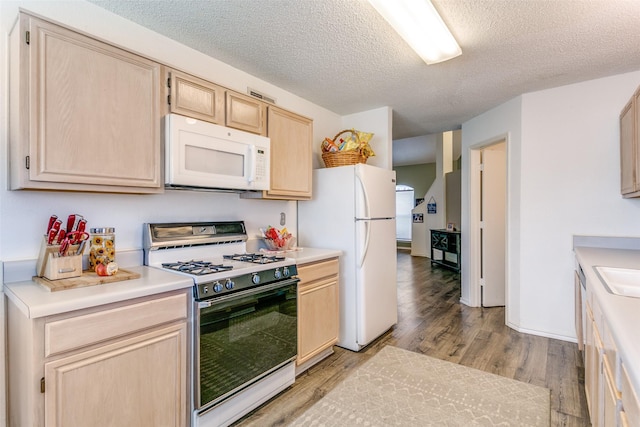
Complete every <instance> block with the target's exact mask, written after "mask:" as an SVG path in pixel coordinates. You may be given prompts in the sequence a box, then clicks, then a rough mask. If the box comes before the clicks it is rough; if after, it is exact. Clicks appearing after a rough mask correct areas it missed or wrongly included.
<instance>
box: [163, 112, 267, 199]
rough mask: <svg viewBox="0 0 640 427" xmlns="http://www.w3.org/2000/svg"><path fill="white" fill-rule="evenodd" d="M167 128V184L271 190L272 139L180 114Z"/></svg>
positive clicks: (169, 118) (172, 116)
mask: <svg viewBox="0 0 640 427" xmlns="http://www.w3.org/2000/svg"><path fill="white" fill-rule="evenodd" d="M165 127H166V129H165V131H166V132H165V185H166V186H167V187H169V188H172V187H173V188H203V189H205V188H206V189H226V190H268V189H269V182H270V181H269V176H270V170H271V167H270V163H271V156H270V152H269V146H270V140H269V138H266V137H264V136H260V135H255V134H252V133H249V132H244V131H241V130H237V129H231V128H227V127H224V126H219V125H215V124H213V123H208V122H204V121H202V120H196V119H192V118H190V117H185V116H181V115H178V114H169V115H167V116H166V117H165Z"/></svg>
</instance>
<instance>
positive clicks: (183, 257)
mask: <svg viewBox="0 0 640 427" xmlns="http://www.w3.org/2000/svg"><path fill="white" fill-rule="evenodd" d="M246 241H247V233H246V229H245V225H244V222H242V221H226V222H213V221H212V222H193V223H161V224H145V226H144V250H145V264H146V265H148V266H150V267H154V268H161V269H164V270H167V271H172V272H174V273H175V274H180V275H184V276H189V277H191V278H192V280H193V282H194V300H193V319H192V320H193V345H192V354H193V358H192V360H193V363H192V365H193V369H192V371H193V377H192V378H193V381H192V382H193V387H192V395H193V399H192V403H193V404H192V409H193V424H194V425H198V426H223V425H229V424H231V423H233V422H234V421H236V420H237V419H239V418H240V417H242V416H243V415H245V414H246V413H248V412H249V411H251V410H252V409H254V408H256V407H257V406H259V405H260V404H262V403H263V402H265V401H266V400H268V399H269V398H271V397H273V396H274V395H275V394H277V393H279V392H280V391H282V390H283V389H284V388H286V387H287V386H289V385H291V384H293V382H294V380H295V359H296V355H297V283H298V279H297V277H296V276H297V268H296V264H295V260H294V259H291V258H286V257H282V256H272V255H268V254H247V253H246Z"/></svg>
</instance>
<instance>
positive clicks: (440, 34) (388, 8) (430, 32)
mask: <svg viewBox="0 0 640 427" xmlns="http://www.w3.org/2000/svg"><path fill="white" fill-rule="evenodd" d="M369 3H371V5H372V6H373V7H374V8H375V9H376V10H377V11H378V13H379V14H380V15H382V16H383V17H384V19H386V20H387V22H389V24H391V26H392V27H393V28H394V29H395V30H396V31H397V32H398V34H400V36H402V38H403V39H404V40H405V41H406V42H407V43H409V46H411V47H412V48H413V50H415V51H416V53H417V54H418V55H420V57H421V58H422V59H423V60H424V62H426V63H427V64H436V63H438V62H442V61H446V60H448V59H451V58H455V57H456V56H458V55H461V54H462V50H461V49H460V46H458V43H457V42H456V40H455V39H454V38H453V35H451V32H449V29H448V28H447V26H446V25H445V24H444V21H442V18H441V17H440V15H439V14H438V11H437V10H436V8H435V7H433V5H432V4H431V1H429V0H369Z"/></svg>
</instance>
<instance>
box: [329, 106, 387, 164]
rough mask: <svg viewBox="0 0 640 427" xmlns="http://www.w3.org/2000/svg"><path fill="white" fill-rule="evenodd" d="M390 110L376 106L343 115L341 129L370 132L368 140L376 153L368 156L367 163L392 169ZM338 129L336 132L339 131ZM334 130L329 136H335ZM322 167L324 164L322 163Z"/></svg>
mask: <svg viewBox="0 0 640 427" xmlns="http://www.w3.org/2000/svg"><path fill="white" fill-rule="evenodd" d="M391 121H392V110H391V108H389V107H382V108H376V109H375V110H369V111H364V112H361V113H356V114H350V115H348V116H343V118H342V129H356V130H359V131H362V132H371V133H373V137H372V138H371V141H370V142H369V145H371V148H372V149H373V151H374V153H375V154H376V155H375V156H373V157H369V160H368V161H367V164H368V165H371V166H378V167H381V168H384V169H392V168H393V167H392V160H393V159H392V137H391V132H392V130H393V129H392V126H391ZM339 131H340V129H338V130H337V131H336V132H339ZM336 132H334V133H333V134H332V135H330V138H333V137H334V136H335V133H336ZM323 167H324V164H323Z"/></svg>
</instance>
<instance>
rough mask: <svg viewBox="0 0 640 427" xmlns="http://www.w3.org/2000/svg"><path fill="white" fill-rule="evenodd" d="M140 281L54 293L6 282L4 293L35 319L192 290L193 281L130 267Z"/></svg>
mask: <svg viewBox="0 0 640 427" xmlns="http://www.w3.org/2000/svg"><path fill="white" fill-rule="evenodd" d="M127 270H130V271H133V272H136V273H140V278H139V279H133V280H123V281H121V282H112V283H105V284H102V285H95V286H87V287H83V288H77V289H65V290H62V291H57V292H51V291H49V290H48V289H47V288H46V287H45V286H44V285H40V284H38V283H36V282H34V281H31V280H25V281H21V282H14V283H5V284H4V292H5V294H6V296H7V298H9V299H10V300H11V301H12V302H13V303H14V304H15V305H16V306H17V307H18V308H19V309H20V311H22V312H23V313H24V314H25V316H27V317H28V318H31V319H34V318H38V317H44V316H50V315H53V314H59V313H65V312H69V311H73V310H80V309H83V308H89V307H96V306H99V305H103V304H109V303H114V302H119V301H126V300H129V299H133V298H139V297H144V296H149V295H155V294H159V293H163V292H170V291H174V290H178V289H185V288H190V287H192V286H193V280H192V279H191V278H189V277H185V276H181V275H179V274H174V273H170V272H167V271H162V270H159V269H156V268H149V267H143V266H140V267H127Z"/></svg>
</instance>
